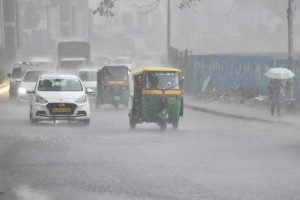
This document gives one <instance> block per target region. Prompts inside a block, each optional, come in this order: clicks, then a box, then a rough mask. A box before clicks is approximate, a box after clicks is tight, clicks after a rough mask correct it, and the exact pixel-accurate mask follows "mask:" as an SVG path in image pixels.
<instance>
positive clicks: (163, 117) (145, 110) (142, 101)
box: [129, 68, 183, 130]
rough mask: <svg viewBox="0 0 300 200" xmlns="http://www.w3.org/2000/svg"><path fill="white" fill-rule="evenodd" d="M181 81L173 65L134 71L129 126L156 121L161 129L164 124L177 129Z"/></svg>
mask: <svg viewBox="0 0 300 200" xmlns="http://www.w3.org/2000/svg"><path fill="white" fill-rule="evenodd" d="M182 83H183V78H182V77H181V71H180V70H179V69H175V68H146V69H142V70H140V71H138V72H136V73H134V74H133V85H134V91H133V96H132V97H131V108H130V113H129V118H130V119H129V123H130V128H131V129H135V127H136V124H139V123H143V122H148V123H157V124H158V125H159V126H160V128H161V130H165V129H166V128H167V123H170V124H172V125H173V128H174V129H177V128H178V122H179V118H180V116H183V96H182Z"/></svg>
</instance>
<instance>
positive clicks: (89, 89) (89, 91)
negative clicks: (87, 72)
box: [85, 88, 93, 94]
mask: <svg viewBox="0 0 300 200" xmlns="http://www.w3.org/2000/svg"><path fill="white" fill-rule="evenodd" d="M85 93H87V94H90V93H93V90H92V89H91V88H87V89H86V90H85Z"/></svg>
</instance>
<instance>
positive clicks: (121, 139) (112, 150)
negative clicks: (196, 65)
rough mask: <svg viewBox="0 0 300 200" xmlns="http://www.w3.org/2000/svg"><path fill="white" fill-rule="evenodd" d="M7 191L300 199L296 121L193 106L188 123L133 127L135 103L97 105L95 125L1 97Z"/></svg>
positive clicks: (0, 145)
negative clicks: (40, 119) (57, 118)
mask: <svg viewBox="0 0 300 200" xmlns="http://www.w3.org/2000/svg"><path fill="white" fill-rule="evenodd" d="M0 111H1V115H0V191H1V192H3V193H2V194H0V199H21V200H23V199H24V200H27V199H28V200H29V199H30V200H35V199H38V200H52V199H53V200H54V199H55V200H66V199H73V200H81V199H86V200H94V199H102V200H106V199H108V200H111V199H112V200H119V199H120V200H124V199H125V200H126V199H128V200H135V199H142V200H152V199H153V200H168V199H169V200H176V199H178V200H199V199H216V200H219V199H270V200H271V199H272V200H274V199H280V200H283V199H286V200H291V199H298V198H299V196H300V170H299V169H300V159H299V155H300V135H299V132H298V131H297V128H295V127H289V126H282V125H276V124H260V123H254V122H246V121H240V120H234V119H227V118H224V117H216V116H214V115H209V114H203V113H201V112H196V111H192V110H185V116H184V118H183V119H182V120H181V121H180V128H179V130H177V131H173V130H172V128H171V127H168V130H167V131H166V132H161V131H160V129H159V127H158V126H157V125H155V124H143V125H138V126H137V129H136V130H134V131H132V130H130V129H129V123H128V116H127V115H128V112H127V109H126V108H122V109H120V110H115V109H114V108H113V107H110V106H105V107H101V108H100V109H99V110H96V109H93V110H92V117H91V124H90V126H81V125H78V124H76V123H74V124H70V125H69V124H67V123H64V122H63V123H57V124H52V123H49V122H47V123H39V124H38V125H36V126H32V125H30V123H29V113H28V112H29V108H28V106H27V105H26V104H17V103H15V102H9V101H8V100H2V101H1V102H0Z"/></svg>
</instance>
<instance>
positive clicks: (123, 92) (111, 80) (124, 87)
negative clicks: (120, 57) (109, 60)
mask: <svg viewBox="0 0 300 200" xmlns="http://www.w3.org/2000/svg"><path fill="white" fill-rule="evenodd" d="M129 73H130V70H129V68H128V67H127V66H122V65H120V66H119V65H118V66H117V65H114V66H113V65H112V66H104V67H103V68H102V69H100V70H98V71H97V97H96V101H95V102H96V107H97V108H98V107H99V106H100V105H103V104H111V105H113V106H114V107H115V108H117V109H118V108H119V105H120V104H122V105H125V106H126V107H127V106H128V102H129V90H130V85H129Z"/></svg>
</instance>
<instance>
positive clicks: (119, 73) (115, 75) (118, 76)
mask: <svg viewBox="0 0 300 200" xmlns="http://www.w3.org/2000/svg"><path fill="white" fill-rule="evenodd" d="M103 74H104V80H106V81H107V80H115V81H127V80H128V69H127V68H125V67H112V68H104V69H103Z"/></svg>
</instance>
